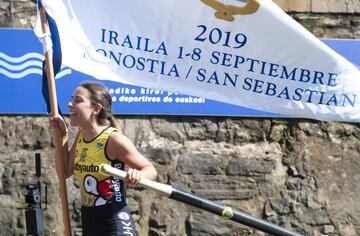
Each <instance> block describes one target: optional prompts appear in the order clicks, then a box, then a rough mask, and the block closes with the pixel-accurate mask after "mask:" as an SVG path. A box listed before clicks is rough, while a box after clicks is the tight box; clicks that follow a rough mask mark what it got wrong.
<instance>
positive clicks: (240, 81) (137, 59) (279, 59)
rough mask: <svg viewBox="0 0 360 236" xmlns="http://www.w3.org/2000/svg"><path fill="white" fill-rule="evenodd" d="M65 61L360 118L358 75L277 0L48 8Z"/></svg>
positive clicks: (93, 70) (83, 68)
mask: <svg viewBox="0 0 360 236" xmlns="http://www.w3.org/2000/svg"><path fill="white" fill-rule="evenodd" d="M43 5H44V7H45V9H46V11H47V13H48V14H49V15H50V16H51V17H52V18H53V19H54V20H55V22H56V25H57V27H58V31H59V36H60V42H61V48H62V57H63V64H64V65H66V66H69V67H71V68H73V69H75V70H78V71H80V72H83V73H86V74H89V75H91V76H94V77H95V78H97V79H101V80H112V81H118V82H121V83H128V84H133V85H138V86H142V87H149V88H155V89H161V90H166V91H171V92H178V93H182V94H188V95H194V96H199V97H204V98H208V99H213V100H217V101H222V102H226V103H231V104H235V105H239V106H243V107H248V108H252V109H257V110H262V111H266V112H273V113H278V114H284V115H287V116H289V117H301V118H312V119H318V120H339V121H350V122H358V121H360V71H359V70H358V69H357V68H356V67H355V66H354V65H352V64H351V63H350V62H348V61H347V60H345V59H344V58H343V57H342V56H340V55H338V54H337V53H336V52H334V51H333V50H331V49H330V48H329V47H327V46H326V45H325V44H323V43H322V42H321V41H320V40H319V39H317V38H316V37H314V36H313V35H312V34H311V33H309V32H308V31H307V30H305V29H304V28H303V27H302V26H301V25H299V24H298V23H297V22H295V21H294V20H293V19H292V18H291V17H289V16H288V15H287V14H286V13H284V12H283V11H282V10H281V9H280V8H279V7H277V6H276V5H275V4H274V3H273V2H272V1H271V0H248V1H241V0H218V1H217V0H171V1H164V0H151V1H143V0H131V1H118V0H106V1H95V0H77V1H71V0H68V1H65V0H63V1H60V0H57V1H43Z"/></svg>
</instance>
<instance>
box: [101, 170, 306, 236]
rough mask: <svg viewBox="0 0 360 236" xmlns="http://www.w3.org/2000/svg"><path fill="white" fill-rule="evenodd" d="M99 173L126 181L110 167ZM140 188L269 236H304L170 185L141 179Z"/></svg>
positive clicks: (122, 172)
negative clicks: (269, 235) (153, 191)
mask: <svg viewBox="0 0 360 236" xmlns="http://www.w3.org/2000/svg"><path fill="white" fill-rule="evenodd" d="M100 171H101V172H103V173H105V174H108V175H111V176H115V177H118V178H120V179H122V180H125V179H126V172H125V171H122V170H119V169H116V168H114V167H112V166H110V165H106V164H101V165H100ZM139 185H140V186H143V187H145V188H148V189H152V190H155V191H157V192H158V193H160V194H162V195H164V196H166V197H168V198H170V199H174V200H176V201H179V202H182V203H186V204H188V205H191V206H194V207H197V208H200V209H203V210H205V211H208V212H211V213H214V214H216V215H219V216H222V217H224V218H226V219H229V220H232V221H235V222H237V223H241V224H244V225H247V226H249V227H252V228H254V229H257V230H260V231H262V232H265V233H269V234H271V235H279V236H304V235H302V234H299V233H296V232H292V231H290V230H287V229H285V228H283V227H281V226H278V225H275V224H272V223H270V222H268V221H265V220H262V219H257V218H255V217H253V216H251V215H249V214H247V213H245V212H241V211H238V210H235V209H231V208H230V207H228V206H224V205H221V204H218V203H215V202H212V201H210V200H208V199H205V198H202V197H199V196H196V195H195V194H192V193H188V192H184V191H182V190H180V189H177V188H174V187H172V186H171V185H167V184H162V183H158V182H155V181H151V180H148V179H141V180H140V182H139Z"/></svg>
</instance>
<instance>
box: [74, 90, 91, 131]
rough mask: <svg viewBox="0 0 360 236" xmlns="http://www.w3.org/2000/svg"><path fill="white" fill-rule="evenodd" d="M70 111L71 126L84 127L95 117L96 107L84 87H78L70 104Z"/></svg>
mask: <svg viewBox="0 0 360 236" xmlns="http://www.w3.org/2000/svg"><path fill="white" fill-rule="evenodd" d="M68 106H69V111H70V124H71V125H72V126H82V125H83V124H84V123H85V122H87V121H90V120H91V117H92V116H93V111H94V106H92V104H91V101H90V93H89V91H88V90H87V89H85V88H83V87H81V86H80V87H78V88H77V89H76V90H75V91H74V93H73V95H72V96H71V100H70V102H69V104H68Z"/></svg>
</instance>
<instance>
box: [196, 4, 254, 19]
mask: <svg viewBox="0 0 360 236" xmlns="http://www.w3.org/2000/svg"><path fill="white" fill-rule="evenodd" d="M201 1H202V2H203V3H205V4H206V5H208V6H209V7H212V8H214V9H215V10H216V12H215V17H216V18H218V19H221V20H225V21H229V22H233V21H234V20H235V17H234V16H235V15H250V14H253V13H255V12H256V11H257V10H258V9H259V7H260V0H247V1H246V0H220V1H218V0H201ZM239 2H243V3H244V5H243V6H236V5H232V4H229V3H235V4H236V3H239Z"/></svg>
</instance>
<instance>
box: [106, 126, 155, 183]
mask: <svg viewBox="0 0 360 236" xmlns="http://www.w3.org/2000/svg"><path fill="white" fill-rule="evenodd" d="M106 153H107V155H108V157H109V158H110V159H112V160H119V161H122V162H124V163H125V164H126V165H128V166H129V167H130V168H129V170H128V171H127V180H128V183H129V184H138V183H139V181H140V179H141V178H146V179H149V180H154V179H155V178H156V176H157V172H156V169H155V167H154V165H153V164H152V163H151V162H150V161H149V160H148V159H146V158H145V157H144V156H143V155H142V154H141V153H140V152H139V151H138V150H137V149H136V147H135V146H134V144H133V143H132V142H131V141H130V140H129V139H128V138H127V137H126V136H125V135H123V134H121V133H120V132H113V133H112V134H111V135H110V137H109V140H108V144H107V147H106Z"/></svg>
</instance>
